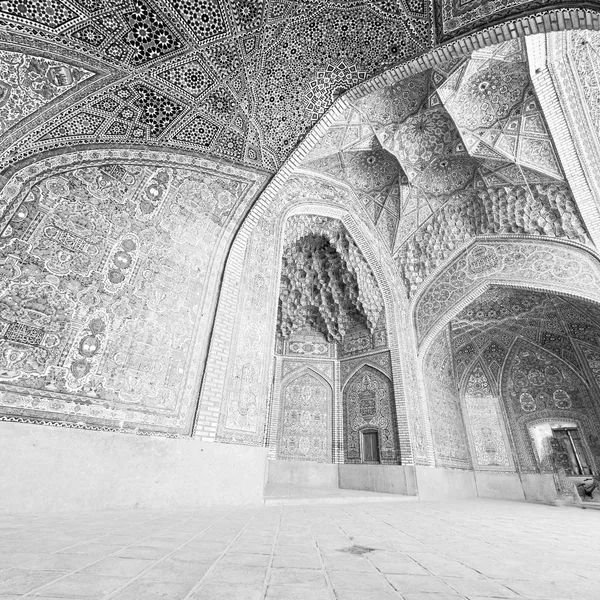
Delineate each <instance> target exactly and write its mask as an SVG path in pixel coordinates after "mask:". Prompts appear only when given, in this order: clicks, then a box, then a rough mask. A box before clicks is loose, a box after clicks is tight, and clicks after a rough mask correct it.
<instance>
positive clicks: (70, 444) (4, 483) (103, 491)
mask: <svg viewBox="0 0 600 600" xmlns="http://www.w3.org/2000/svg"><path fill="white" fill-rule="evenodd" d="M266 463H267V449H266V448H256V447H250V446H236V445H232V444H217V443H206V442H201V441H199V440H197V439H196V440H194V439H169V438H164V437H156V436H152V437H150V436H139V435H131V434H122V433H106V432H96V431H89V430H76V429H66V428H55V427H44V426H40V425H25V424H22V423H0V512H5V513H6V512H28V513H32V512H54V511H78V510H81V511H92V510H112V509H131V508H195V507H202V506H213V505H223V504H228V505H235V504H260V503H262V502H263V489H264V482H265V473H266Z"/></svg>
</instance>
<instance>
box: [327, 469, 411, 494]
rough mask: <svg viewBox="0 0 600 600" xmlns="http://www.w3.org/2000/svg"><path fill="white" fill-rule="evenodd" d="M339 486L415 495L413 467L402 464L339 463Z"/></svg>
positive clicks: (350, 488)
mask: <svg viewBox="0 0 600 600" xmlns="http://www.w3.org/2000/svg"><path fill="white" fill-rule="evenodd" d="M339 476H340V487H341V488H344V489H348V490H366V491H369V492H382V493H386V494H403V495H405V496H416V495H417V486H416V481H415V468H414V467H412V466H404V465H339Z"/></svg>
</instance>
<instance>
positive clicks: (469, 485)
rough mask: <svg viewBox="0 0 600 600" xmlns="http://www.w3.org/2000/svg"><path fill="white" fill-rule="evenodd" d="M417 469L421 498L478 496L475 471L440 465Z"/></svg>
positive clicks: (436, 498) (439, 498) (438, 498)
mask: <svg viewBox="0 0 600 600" xmlns="http://www.w3.org/2000/svg"><path fill="white" fill-rule="evenodd" d="M415 471H416V475H417V488H418V494H419V498H420V499H421V500H442V499H445V498H476V497H477V486H476V485H475V475H474V473H473V471H466V470H462V469H443V468H438V467H415Z"/></svg>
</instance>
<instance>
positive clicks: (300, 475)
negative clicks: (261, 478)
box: [267, 460, 338, 488]
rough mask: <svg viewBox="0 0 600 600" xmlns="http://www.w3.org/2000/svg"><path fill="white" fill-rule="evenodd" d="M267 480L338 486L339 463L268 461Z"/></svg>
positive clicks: (310, 485) (303, 485)
mask: <svg viewBox="0 0 600 600" xmlns="http://www.w3.org/2000/svg"><path fill="white" fill-rule="evenodd" d="M268 463H269V466H268V476H267V481H268V483H270V484H272V485H294V486H299V487H326V488H337V487H338V465H333V464H325V463H317V462H308V461H307V462H303V461H297V460H270V461H268Z"/></svg>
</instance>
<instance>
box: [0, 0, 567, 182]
mask: <svg viewBox="0 0 600 600" xmlns="http://www.w3.org/2000/svg"><path fill="white" fill-rule="evenodd" d="M545 4H546V3H545V2H544V1H541V0H511V2H508V3H507V2H505V1H504V0H490V1H487V2H484V3H482V2H475V1H471V2H458V1H450V0H435V1H433V2H430V1H429V0H303V1H296V0H264V1H262V0H7V1H5V2H2V3H0V73H1V74H2V78H1V79H0V114H1V115H2V119H1V122H0V134H1V135H2V138H1V139H0V169H5V168H6V167H7V166H9V165H11V164H15V163H17V162H19V161H21V160H23V159H26V158H28V157H32V156H36V155H39V154H40V153H45V152H48V151H53V150H57V149H61V148H72V147H77V146H81V145H85V146H89V145H94V146H109V147H113V146H124V145H129V146H131V145H134V146H144V147H147V146H159V147H162V148H172V149H176V150H180V151H189V152H194V153H202V154H203V155H210V156H214V157H219V158H225V159H227V160H231V161H234V162H237V163H241V164H245V165H249V166H252V167H255V168H259V169H264V170H265V171H267V172H271V173H272V172H275V171H276V170H277V169H278V167H279V166H280V165H281V164H282V162H283V161H284V160H285V158H286V157H288V156H289V154H290V152H291V151H292V150H293V149H294V148H295V147H296V146H297V144H298V143H299V141H300V140H301V139H302V138H303V137H304V136H305V134H306V133H307V131H308V130H309V129H310V128H311V126H312V125H313V124H314V123H315V122H316V120H317V119H318V118H319V117H320V116H321V115H323V113H324V112H325V111H326V110H327V109H328V108H329V106H331V104H332V103H333V101H334V100H335V99H336V98H337V97H338V96H339V95H340V94H342V93H343V92H345V91H347V90H348V89H350V88H352V87H353V86H356V85H357V84H358V83H360V82H362V81H366V80H368V79H369V78H371V77H372V76H374V75H375V74H377V73H381V72H383V71H385V70H386V69H388V68H390V67H392V66H395V65H397V64H399V63H402V62H404V61H407V60H409V59H411V58H414V57H416V56H418V55H421V54H423V53H424V52H425V51H427V50H429V49H431V48H432V47H434V46H435V45H436V44H439V43H440V42H442V41H445V40H447V39H451V38H454V37H457V36H459V35H462V34H464V33H465V32H466V31H474V30H476V29H477V28H479V27H481V26H482V25H485V26H488V25H490V24H494V23H497V22H501V21H503V20H505V19H507V18H508V17H511V16H513V15H517V14H520V13H522V12H523V11H527V10H532V9H535V8H538V7H540V6H544V5H545ZM564 4H567V5H568V4H573V5H575V4H577V3H569V2H565V3H564ZM457 101H458V100H457ZM448 110H449V112H450V113H452V109H451V107H448ZM460 125H463V126H465V127H468V126H469V125H468V124H466V123H463V124H460ZM474 135H475V134H474ZM470 150H473V151H476V150H475V143H474V142H473V143H472V144H471V145H470V146H469V151H470Z"/></svg>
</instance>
